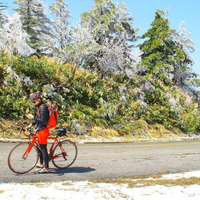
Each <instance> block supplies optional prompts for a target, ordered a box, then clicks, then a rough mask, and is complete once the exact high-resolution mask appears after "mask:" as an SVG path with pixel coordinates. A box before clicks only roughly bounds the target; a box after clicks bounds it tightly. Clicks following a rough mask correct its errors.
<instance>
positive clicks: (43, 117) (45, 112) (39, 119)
mask: <svg viewBox="0 0 200 200" xmlns="http://www.w3.org/2000/svg"><path fill="white" fill-rule="evenodd" d="M39 109H40V110H39V112H40V116H38V114H37V115H35V117H34V119H33V123H35V124H36V123H47V122H48V120H49V109H48V107H47V106H46V105H42V106H40V108H39Z"/></svg>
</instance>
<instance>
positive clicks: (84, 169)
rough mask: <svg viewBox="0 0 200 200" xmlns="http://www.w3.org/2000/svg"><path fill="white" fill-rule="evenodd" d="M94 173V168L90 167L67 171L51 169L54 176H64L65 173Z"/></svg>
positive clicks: (71, 168)
mask: <svg viewBox="0 0 200 200" xmlns="http://www.w3.org/2000/svg"><path fill="white" fill-rule="evenodd" d="M92 171H95V169H94V168H91V167H70V168H67V169H53V170H52V173H54V174H60V175H62V174H65V173H80V174H81V173H88V172H92Z"/></svg>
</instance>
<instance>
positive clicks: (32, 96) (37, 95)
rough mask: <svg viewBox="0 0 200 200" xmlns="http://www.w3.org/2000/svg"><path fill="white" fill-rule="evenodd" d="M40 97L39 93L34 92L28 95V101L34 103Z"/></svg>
mask: <svg viewBox="0 0 200 200" xmlns="http://www.w3.org/2000/svg"><path fill="white" fill-rule="evenodd" d="M41 97H42V94H41V93H40V92H35V93H33V94H31V95H30V100H31V101H35V100H36V99H38V98H41Z"/></svg>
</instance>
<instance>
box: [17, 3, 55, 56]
mask: <svg viewBox="0 0 200 200" xmlns="http://www.w3.org/2000/svg"><path fill="white" fill-rule="evenodd" d="M14 3H16V4H18V5H19V8H18V9H15V10H16V11H17V12H18V13H19V14H20V18H21V21H22V26H23V29H24V30H25V31H26V32H27V33H28V35H29V36H30V42H29V45H30V46H31V47H32V48H34V49H36V51H37V53H38V54H41V50H40V47H41V41H45V39H46V37H45V36H47V35H49V34H50V32H51V31H50V20H49V19H48V18H47V16H46V15H45V14H44V8H43V5H42V0H18V1H16V2H14Z"/></svg>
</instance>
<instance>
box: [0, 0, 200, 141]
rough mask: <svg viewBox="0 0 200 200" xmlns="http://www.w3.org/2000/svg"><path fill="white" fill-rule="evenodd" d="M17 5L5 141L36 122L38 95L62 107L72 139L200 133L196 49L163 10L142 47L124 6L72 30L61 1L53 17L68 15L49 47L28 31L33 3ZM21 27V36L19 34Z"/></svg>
mask: <svg viewBox="0 0 200 200" xmlns="http://www.w3.org/2000/svg"><path fill="white" fill-rule="evenodd" d="M16 3H17V4H18V5H19V9H17V10H16V12H17V13H18V15H16V16H18V17H11V16H9V15H8V14H5V13H2V14H1V15H0V16H1V18H0V19H1V26H0V33H2V34H4V35H5V37H4V38H1V39H0V48H1V51H0V137H3V138H13V137H19V136H16V134H14V133H17V132H18V131H19V128H20V127H21V126H26V125H28V124H29V123H30V122H29V121H27V120H26V119H25V117H24V114H25V113H30V112H31V113H35V112H36V111H35V108H34V106H33V105H32V104H31V102H30V101H29V95H30V94H31V93H33V92H36V91H41V92H42V93H43V96H44V98H45V99H46V100H47V103H48V102H51V103H53V104H55V105H56V106H57V107H58V110H59V124H58V126H65V127H67V129H68V132H69V134H70V135H71V137H75V136H79V137H80V138H82V139H85V138H86V137H92V138H98V137H102V138H106V139H109V138H113V137H115V138H121V139H122V138H126V139H127V140H129V141H130V140H142V139H144V138H146V139H152V138H160V139H162V138H163V139H165V138H170V137H174V136H181V137H182V136H187V135H191V134H199V130H200V126H199V124H200V113H199V111H200V109H199V90H198V89H197V88H198V87H199V83H200V81H199V79H198V78H197V77H198V76H197V74H195V73H194V72H192V65H193V61H192V60H191V59H190V57H189V54H190V53H192V52H193V50H194V48H193V45H194V44H193V43H192V41H191V40H190V39H188V38H186V37H185V36H184V34H185V28H184V23H183V22H182V23H181V24H180V30H178V31H176V30H173V29H171V28H170V26H169V21H168V19H166V18H165V17H164V16H165V15H164V12H163V11H161V10H157V11H156V14H155V20H154V21H153V22H152V24H151V28H150V29H149V30H148V31H147V33H145V34H144V35H143V36H141V37H142V38H143V39H145V41H144V42H143V43H142V44H140V45H139V47H138V46H136V41H138V39H139V37H138V35H137V34H138V29H135V28H133V26H132V20H133V19H132V18H131V17H130V18H127V17H124V18H123V17H122V16H127V15H130V13H128V11H127V8H126V6H125V5H124V4H122V5H119V4H116V3H113V2H111V1H109V0H104V1H100V0H96V1H95V6H94V7H93V8H92V9H91V10H89V11H88V12H85V13H83V14H82V15H81V23H80V24H79V25H77V26H75V27H70V25H69V23H67V22H68V19H69V17H70V15H69V12H67V11H68V10H67V4H66V3H65V2H64V1H63V0H59V1H56V2H55V3H54V4H53V5H52V6H51V11H52V13H54V12H55V13H57V12H56V10H57V9H58V8H59V6H61V5H62V6H64V7H65V9H64V11H63V12H64V14H65V15H62V13H59V14H58V13H57V14H56V16H57V19H56V20H55V21H53V22H51V26H50V27H51V29H49V31H46V32H45V33H47V32H48V33H49V34H48V35H46V36H45V37H46V38H48V41H46V40H45V39H44V38H45V37H44V33H41V32H40V33H38V32H37V36H38V37H37V38H34V35H35V34H36V32H35V31H36V30H37V31H38V29H37V28H35V29H34V27H33V26H32V27H31V28H32V29H27V26H26V27H23V25H24V24H27V23H25V20H27V19H29V20H30V17H31V15H32V13H27V14H29V15H30V16H29V18H27V17H26V16H24V15H23V13H24V12H23V9H25V7H26V6H27V5H26V4H27V2H26V1H17V2H16ZM29 3H30V4H31V2H29ZM59 3H60V4H59ZM38 6H39V2H38ZM40 6H41V5H40ZM100 8H101V9H102V10H101V9H100ZM29 9H30V10H31V5H29ZM32 9H33V8H32ZM99 9H100V10H99ZM40 11H41V10H40ZM1 12H2V11H1ZM60 12H61V11H60ZM55 13H54V14H55ZM35 14H37V15H38V16H42V15H41V13H35ZM43 14H44V13H43ZM123 14H126V15H123ZM61 16H63V18H62V17H61ZM116 16H118V18H119V16H121V17H120V20H118V21H117V20H116V19H118V18H116ZM32 17H33V16H32ZM43 17H44V16H43ZM106 19H107V20H106ZM15 20H16V21H15ZM47 21H48V20H46V21H45V23H47ZM30 22H31V21H30ZM20 23H21V25H22V29H21V30H20V31H21V35H20V34H18V35H17V36H16V35H14V34H13V35H12V34H11V33H14V32H15V31H19V27H21V26H19V25H20ZM37 23H38V24H37ZM37 23H35V24H34V26H37V25H38V26H44V28H45V29H47V28H50V27H49V26H46V25H47V24H44V22H43V21H38V22H37ZM42 23H43V24H42ZM49 23H50V22H49ZM63 24H65V28H66V29H65V30H60V29H59V28H58V27H63V26H64V25H63ZM15 26H16V27H15ZM43 30H44V29H43ZM102 30H104V33H102ZM56 31H57V32H56ZM59 31H60V32H59ZM61 32H62V33H63V34H65V35H62V34H60V33H61ZM10 34H11V35H10ZM47 36H48V37H47ZM18 37H19V38H18ZM59 37H60V38H59ZM10 38H12V40H10ZM54 38H57V39H58V40H57V41H54ZM64 38H65V41H64V40H63V39H64ZM58 44H59V45H58ZM134 48H135V49H137V51H133V49H134ZM53 132H54V131H53Z"/></svg>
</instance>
